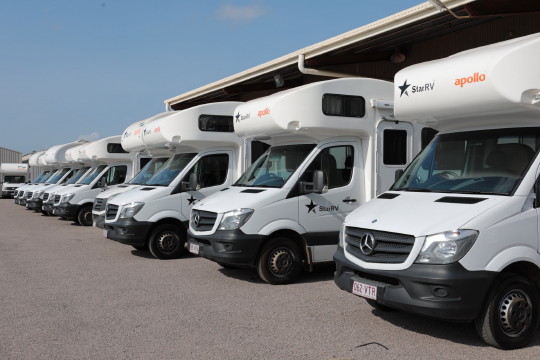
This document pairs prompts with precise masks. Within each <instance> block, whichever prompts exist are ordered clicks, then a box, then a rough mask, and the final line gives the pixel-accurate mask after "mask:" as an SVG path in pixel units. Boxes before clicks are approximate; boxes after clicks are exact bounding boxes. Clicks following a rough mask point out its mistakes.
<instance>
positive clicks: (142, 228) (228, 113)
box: [105, 102, 247, 259]
mask: <svg viewBox="0 0 540 360" xmlns="http://www.w3.org/2000/svg"><path fill="white" fill-rule="evenodd" d="M238 104H239V103H238V102H223V103H212V104H205V105H200V106H196V107H193V108H189V109H186V110H182V111H177V112H174V113H171V115H170V116H165V117H163V118H161V119H158V120H156V121H154V122H152V123H150V124H149V125H147V126H146V127H144V129H143V142H144V143H145V144H146V146H147V147H148V149H154V148H168V149H171V150H172V151H174V156H172V157H171V158H170V159H169V160H168V161H167V162H166V163H165V164H164V165H163V166H162V167H161V168H160V169H159V170H158V171H157V172H156V173H155V174H154V175H153V176H152V177H151V178H150V179H149V180H148V181H146V183H145V185H144V186H142V187H139V188H136V189H132V190H129V191H126V192H124V193H122V194H119V195H117V196H115V197H114V198H112V199H109V200H108V201H107V212H106V218H105V229H106V230H107V237H108V238H109V239H112V240H115V241H119V242H121V243H124V244H128V245H132V246H134V247H135V248H138V249H145V248H148V249H149V250H150V252H151V253H152V255H154V256H155V257H157V258H160V259H168V258H174V257H178V256H179V255H180V254H181V253H182V252H183V251H184V245H185V241H186V229H187V226H188V219H189V213H190V210H191V207H192V206H193V204H194V203H196V202H197V201H201V199H203V198H205V197H206V196H208V195H210V194H212V193H214V192H216V191H220V190H223V189H224V188H226V187H228V186H230V185H231V184H232V183H233V182H234V181H235V180H236V179H237V178H238V176H239V175H240V174H241V173H242V171H243V170H244V161H245V158H246V155H247V154H246V151H245V146H244V143H245V141H244V139H242V138H240V137H238V136H237V135H236V134H235V133H234V132H233V124H232V123H233V112H234V109H235V108H236V106H237V105H238Z"/></svg>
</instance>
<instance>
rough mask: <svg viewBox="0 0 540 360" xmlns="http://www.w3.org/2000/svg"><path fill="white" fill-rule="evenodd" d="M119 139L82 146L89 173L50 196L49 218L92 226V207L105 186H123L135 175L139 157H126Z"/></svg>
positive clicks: (83, 157) (82, 155) (131, 154)
mask: <svg viewBox="0 0 540 360" xmlns="http://www.w3.org/2000/svg"><path fill="white" fill-rule="evenodd" d="M120 139H121V136H120V135H117V136H111V137H108V138H104V139H101V140H97V141H94V142H92V143H90V144H88V145H85V146H82V147H81V148H80V150H79V153H80V157H81V158H82V160H83V161H85V162H88V163H90V164H92V169H90V170H89V171H88V173H87V174H86V175H85V176H84V177H83V178H82V179H80V180H79V181H78V182H77V183H75V184H73V185H69V186H66V187H65V188H64V189H62V190H59V191H58V192H57V193H56V194H55V196H54V206H53V214H54V215H56V216H60V217H61V218H64V219H69V220H75V221H77V222H78V223H79V224H80V225H83V226H90V225H92V204H93V203H94V199H95V198H96V196H97V195H98V194H99V193H100V192H102V191H103V190H104V189H105V188H106V187H107V186H108V185H116V184H121V183H123V182H124V181H125V180H126V179H131V177H132V176H133V175H134V174H136V173H137V172H138V171H139V167H140V162H141V155H140V154H133V153H128V152H127V151H125V150H124V149H123V148H122V146H121V145H120Z"/></svg>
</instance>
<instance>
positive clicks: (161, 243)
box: [148, 224, 186, 260]
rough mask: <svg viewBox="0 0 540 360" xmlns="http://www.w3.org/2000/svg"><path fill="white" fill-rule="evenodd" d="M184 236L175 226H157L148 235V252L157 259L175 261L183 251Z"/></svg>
mask: <svg viewBox="0 0 540 360" xmlns="http://www.w3.org/2000/svg"><path fill="white" fill-rule="evenodd" d="M185 243H186V236H185V234H184V233H183V232H182V231H181V229H180V228H178V226H176V225H171V224H163V225H159V226H157V227H156V228H155V229H154V230H153V231H152V234H151V235H150V239H149V241H148V250H150V253H151V254H152V256H154V257H155V258H158V259H162V260H166V259H176V258H178V257H180V255H181V254H182V252H183V251H184V245H185Z"/></svg>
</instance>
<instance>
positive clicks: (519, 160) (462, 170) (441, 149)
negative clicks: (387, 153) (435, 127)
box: [391, 128, 540, 195]
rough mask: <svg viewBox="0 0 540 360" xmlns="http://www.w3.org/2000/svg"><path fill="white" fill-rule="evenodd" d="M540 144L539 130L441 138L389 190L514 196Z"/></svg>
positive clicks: (473, 133)
mask: <svg viewBox="0 0 540 360" xmlns="http://www.w3.org/2000/svg"><path fill="white" fill-rule="evenodd" d="M539 145H540V128H512V129H497V130H482V131H468V132H460V133H451V134H442V135H439V136H437V137H436V138H435V140H434V141H432V142H431V143H430V145H429V146H428V147H427V148H425V149H424V150H423V151H422V152H421V153H420V155H418V157H417V158H416V159H415V160H414V161H413V162H412V163H411V165H410V166H409V167H408V168H407V170H405V172H404V173H403V175H402V176H401V177H400V178H399V179H398V180H397V181H396V183H395V184H394V185H393V186H392V189H391V190H396V191H399V190H403V191H425V192H431V191H433V192H448V193H462V194H498V195H510V194H512V193H513V191H514V190H515V189H516V187H517V186H518V184H519V183H520V181H521V179H522V177H523V175H524V174H525V172H526V170H527V168H528V167H529V165H530V164H531V162H532V160H533V158H534V157H535V154H536V152H537V150H538V147H539Z"/></svg>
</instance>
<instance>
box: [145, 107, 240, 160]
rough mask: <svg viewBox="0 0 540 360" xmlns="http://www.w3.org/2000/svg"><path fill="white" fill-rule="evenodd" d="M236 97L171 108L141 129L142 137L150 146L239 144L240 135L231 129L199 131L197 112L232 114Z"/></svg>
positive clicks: (202, 147)
mask: <svg viewBox="0 0 540 360" xmlns="http://www.w3.org/2000/svg"><path fill="white" fill-rule="evenodd" d="M239 104H241V103H240V102H237V101H227V102H216V103H211V104H204V105H199V106H195V107H192V108H189V109H186V110H180V111H171V112H169V113H168V114H169V115H167V116H162V117H160V118H158V119H156V120H154V121H152V122H150V123H147V124H146V126H144V127H143V129H142V141H143V143H144V144H145V145H146V147H147V148H149V149H150V150H151V149H152V148H164V147H171V146H172V147H175V148H176V149H177V151H178V149H180V148H183V149H185V150H191V149H195V150H197V149H199V150H200V149H205V148H208V147H214V146H230V145H239V144H241V143H242V139H241V138H239V137H238V136H237V135H236V134H235V133H234V132H218V131H202V130H201V129H200V128H199V117H200V116H201V115H218V116H233V114H234V109H235V108H236V107H237V106H238V105H239Z"/></svg>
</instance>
